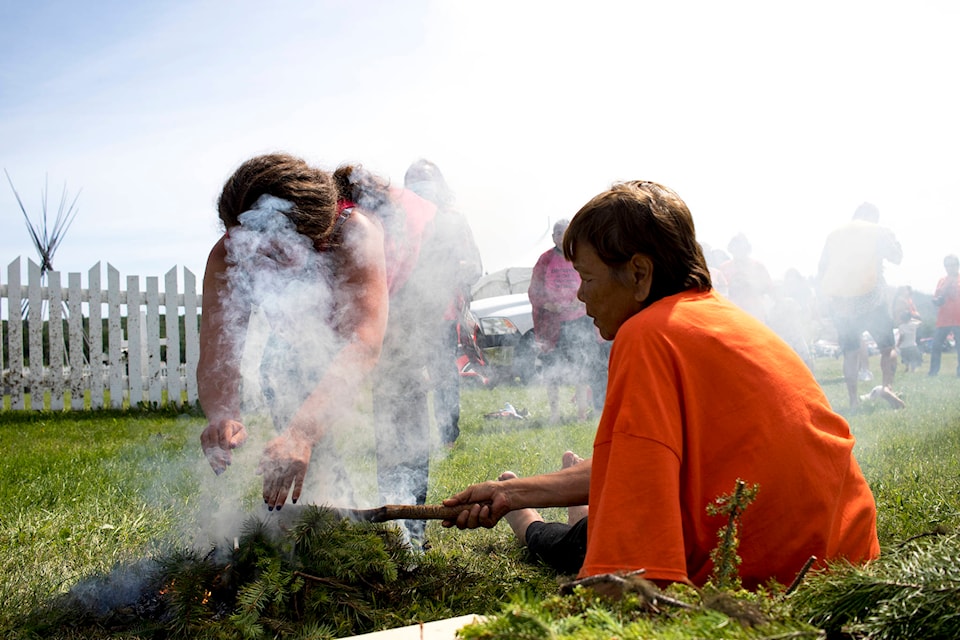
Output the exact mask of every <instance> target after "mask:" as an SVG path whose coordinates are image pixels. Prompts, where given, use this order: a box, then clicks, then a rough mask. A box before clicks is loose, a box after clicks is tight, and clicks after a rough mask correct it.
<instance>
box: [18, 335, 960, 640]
mask: <svg viewBox="0 0 960 640" xmlns="http://www.w3.org/2000/svg"><path fill="white" fill-rule="evenodd" d="M953 358H954V356H952V355H950V354H945V355H944V363H943V368H942V371H943V372H952V371H954V370H955V367H956V362H955V361H954V360H953ZM876 360H877V359H876V358H874V363H873V364H874V369H876V368H877V363H876ZM816 373H817V377H818V379H819V380H820V382H821V384H822V386H823V388H824V389H825V391H826V393H827V395H828V397H829V398H830V400H831V402H832V403H833V404H834V406H835V407H837V408H838V409H840V410H841V412H843V409H844V407H845V406H846V391H845V388H844V385H843V382H842V379H841V377H840V363H839V361H838V360H833V359H821V360H818V362H817V371H816ZM874 373H875V375H878V372H877V371H875V372H874ZM873 384H874V383H872V382H865V383H862V387H863V388H862V391H863V392H866V391H868V390H869V388H870V386H872V385H873ZM896 388H897V389H898V390H900V391H902V394H903V397H904V399H905V400H906V402H907V406H906V408H905V409H903V410H901V411H893V410H891V409H889V408H888V407H887V406H886V405H884V404H880V402H882V401H877V404H874V403H872V402H869V403H867V404H865V406H864V407H863V408H862V409H861V411H860V412H858V413H856V414H854V415H849V416H848V420H849V422H850V424H851V428H852V430H853V432H854V434H855V435H856V436H857V445H856V449H855V451H856V454H857V457H858V459H859V461H860V464H861V466H862V468H863V470H864V473H865V475H866V477H867V479H868V481H869V482H870V484H871V486H872V488H873V490H874V493H875V496H876V498H877V503H878V507H879V517H878V526H879V533H880V539H881V545H882V546H883V548H884V550H885V552H886V551H887V550H889V549H894V548H896V547H898V546H899V545H901V543H903V542H904V541H906V540H908V539H910V538H912V537H914V536H921V535H926V534H930V533H931V532H934V531H936V532H940V533H948V534H951V535H953V534H955V533H956V531H957V530H958V525H960V379H957V378H956V377H955V376H953V375H949V374H946V373H941V375H940V376H939V377H937V378H928V377H927V376H926V375H925V373H921V372H916V373H911V374H905V373H903V372H900V375H899V376H898V378H897V383H896ZM572 395H573V391H572V389H570V390H569V393H567V394H565V395H562V396H561V397H562V398H565V399H572ZM505 402H510V403H511V404H513V405H514V406H515V407H516V408H517V409H528V410H529V411H530V414H531V415H530V417H529V418H527V419H526V420H516V419H504V418H498V419H488V418H485V417H484V414H486V413H489V412H493V411H496V410H497V409H500V408H501V407H502V406H503V405H504V403H505ZM566 410H567V413H568V414H569V415H570V417H571V421H570V422H568V423H566V424H563V425H549V424H547V423H546V421H545V416H546V414H547V411H546V394H545V391H544V389H543V388H542V387H539V386H530V387H519V386H499V387H495V388H492V389H488V388H478V387H471V386H465V387H464V391H463V395H462V414H461V415H462V418H461V431H462V435H461V437H460V439H459V440H458V442H457V443H456V446H455V447H454V448H453V449H451V450H446V449H445V448H442V447H438V448H437V451H436V454H435V459H434V461H433V463H432V468H431V486H430V495H429V497H428V501H429V502H439V501H440V500H442V499H443V498H445V497H447V496H449V495H450V494H452V493H454V492H456V491H458V490H460V489H462V488H463V487H465V486H466V485H467V484H469V483H471V482H476V481H480V480H487V479H492V478H495V477H496V476H497V475H499V473H500V472H502V471H504V470H506V469H510V470H513V471H515V472H516V473H518V474H520V475H529V474H534V473H539V472H544V471H552V470H554V469H556V468H557V467H558V465H559V462H560V457H561V455H562V454H563V452H564V451H565V450H567V449H572V450H574V451H577V452H579V453H581V454H582V455H585V456H586V455H589V453H590V450H591V445H592V438H593V428H594V426H595V423H593V422H591V421H586V422H578V421H576V420H575V419H574V418H575V411H574V409H573V405H572V400H570V401H568V402H567V404H566ZM253 422H255V421H253ZM203 426H204V421H203V419H202V417H200V416H198V415H187V414H181V415H177V414H175V413H173V412H164V411H155V412H114V411H102V412H79V413H70V412H65V413H58V414H51V413H47V412H44V413H16V412H0V477H2V479H3V482H2V485H0V551H2V554H0V569H2V571H0V601H2V602H3V603H4V604H5V606H4V607H3V610H2V612H0V636H3V637H11V638H26V637H41V636H39V635H32V633H33V632H32V631H31V628H30V627H29V626H25V625H24V620H25V619H26V616H29V614H31V613H36V612H37V611H41V610H43V608H44V606H45V605H48V604H49V603H50V602H51V601H53V600H54V599H55V598H56V597H57V596H58V595H62V594H64V593H66V592H68V591H70V590H71V589H73V588H75V587H76V585H78V584H79V583H82V582H83V581H84V580H86V579H88V578H90V577H91V576H95V575H102V574H107V573H109V572H110V571H111V570H113V569H114V568H115V567H117V566H118V565H124V564H126V565H129V564H131V563H135V562H137V561H139V560H142V559H145V558H150V557H154V556H158V555H161V554H164V553H167V552H168V551H169V549H171V548H174V547H195V548H200V549H204V548H208V547H209V546H210V545H211V544H214V543H218V542H222V541H223V540H224V539H227V540H229V537H230V535H231V534H232V535H237V532H238V530H239V529H238V527H239V525H238V522H239V520H238V519H237V517H238V515H247V516H248V515H250V514H260V515H264V514H263V513H261V512H262V511H263V508H262V506H261V504H260V501H259V499H258V490H259V485H258V478H256V477H255V476H254V475H253V473H252V468H253V466H255V461H256V451H257V447H256V445H257V443H256V442H252V443H250V444H249V445H248V447H246V449H247V451H246V453H243V454H241V455H240V456H238V459H237V461H236V462H235V464H234V466H233V467H231V468H230V469H229V470H228V472H227V473H226V474H224V475H223V476H221V477H219V478H217V477H215V476H213V474H212V473H211V472H210V470H209V467H207V465H206V461H205V460H204V459H203V457H202V455H201V452H200V449H199V444H198V435H199V433H200V431H201V429H202V428H203ZM260 431H261V432H263V433H267V432H268V431H269V430H268V429H260ZM371 444H372V434H371V433H370V429H369V428H368V425H367V426H366V427H365V426H364V425H358V426H357V427H356V428H355V429H352V430H351V431H350V433H349V434H347V435H344V436H342V437H341V439H340V442H339V446H340V447H341V448H342V449H343V450H344V451H346V452H347V454H348V456H349V457H351V459H352V460H354V468H355V469H356V470H358V471H359V472H364V471H366V472H370V471H372V469H373V466H372V461H371V459H370V455H369V454H368V452H369V450H370V449H369V447H370V445H371ZM313 473H314V471H311V474H313ZM358 478H359V479H357V480H356V481H355V489H356V491H357V496H358V499H359V501H360V502H364V503H365V504H362V505H360V506H374V504H375V490H374V484H373V482H372V480H371V479H370V474H369V473H366V474H364V473H360V474H359V476H358ZM545 515H546V516H547V517H553V518H562V517H563V514H562V513H560V512H559V510H556V512H555V513H550V510H548V512H547V513H545ZM427 536H428V539H429V540H430V542H431V543H432V546H433V549H432V550H431V551H430V552H429V553H428V556H430V557H431V558H432V557H433V556H443V557H444V558H453V559H456V560H457V561H458V562H464V563H470V568H471V570H476V571H479V572H481V573H482V572H486V573H487V574H488V577H489V581H490V583H491V584H493V583H496V587H495V588H494V587H490V586H489V585H484V586H483V588H484V589H487V590H483V589H481V588H480V587H478V588H477V589H478V590H477V593H476V594H474V599H473V600H472V601H471V602H470V606H471V608H472V609H473V610H471V611H464V612H463V613H467V612H470V613H495V612H498V611H499V610H500V608H501V606H502V605H503V604H504V601H506V600H509V598H510V597H513V596H512V595H511V594H514V593H521V592H524V591H526V592H527V593H528V595H529V594H532V595H533V596H534V597H536V598H546V597H549V596H550V595H552V594H553V593H555V591H556V576H554V575H552V574H550V572H548V571H546V570H544V569H541V568H539V567H536V566H533V565H530V564H529V563H528V562H526V560H525V559H524V556H523V554H522V552H521V550H520V549H518V548H517V545H516V543H515V542H514V540H513V537H512V535H511V533H510V531H509V527H507V526H506V523H501V524H500V525H499V526H498V527H496V528H495V529H492V530H478V531H469V532H464V531H457V530H445V529H442V528H441V527H440V526H439V523H436V522H430V523H429V524H428V529H427ZM430 561H431V562H432V560H430ZM425 562H426V561H425ZM488 587H489V588H488ZM424 606H426V605H424ZM461 606H467V605H465V604H464V605H461ZM479 609H482V610H479ZM444 611H445V610H444V609H443V608H442V607H439V605H437V607H436V608H433V609H430V608H424V609H423V613H422V617H423V619H432V618H431V616H432V617H436V616H438V615H442V614H443V613H444ZM454 614H456V612H454ZM402 622H403V619H398V620H397V621H396V623H397V625H399V624H401V623H402ZM98 633H101V634H102V635H98V636H96V637H104V638H106V637H129V638H133V637H158V636H156V635H137V633H135V632H131V631H123V630H118V629H112V630H111V629H106V628H104V629H101V630H100V631H99V632H98ZM44 634H45V635H44V636H42V637H57V638H79V637H91V636H90V634H91V630H90V629H89V628H86V629H84V630H83V632H80V631H78V630H76V629H71V628H70V627H69V626H64V627H62V628H60V629H58V630H55V632H53V635H51V630H50V629H46V630H45V632H44ZM215 637H233V636H215ZM264 637H271V636H264ZM285 637H286V636H285ZM289 637H295V636H294V635H289ZM303 637H306V636H303ZM315 637H324V636H322V635H316V636H315ZM327 637H329V636H327ZM505 637H507V636H505ZM531 637H539V636H531ZM674 637H695V635H691V636H683V635H680V636H674ZM718 637H719V636H718Z"/></svg>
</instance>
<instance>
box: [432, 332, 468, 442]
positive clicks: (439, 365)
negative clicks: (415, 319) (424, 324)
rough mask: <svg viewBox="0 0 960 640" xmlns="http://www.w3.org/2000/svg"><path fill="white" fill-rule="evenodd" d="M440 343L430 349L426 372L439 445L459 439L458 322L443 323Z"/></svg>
mask: <svg viewBox="0 0 960 640" xmlns="http://www.w3.org/2000/svg"><path fill="white" fill-rule="evenodd" d="M438 342H439V343H438V344H436V345H435V346H433V347H432V348H431V349H430V361H429V362H428V363H427V370H428V373H429V374H430V384H431V385H432V387H433V416H434V418H435V419H436V421H437V430H438V431H439V432H440V441H441V442H442V443H443V444H453V443H454V442H456V440H457V438H458V437H460V369H459V368H458V367H457V355H458V354H457V347H458V343H459V337H458V335H457V322H456V321H455V320H451V321H449V322H444V324H443V329H442V331H441V333H440V340H439V341H438Z"/></svg>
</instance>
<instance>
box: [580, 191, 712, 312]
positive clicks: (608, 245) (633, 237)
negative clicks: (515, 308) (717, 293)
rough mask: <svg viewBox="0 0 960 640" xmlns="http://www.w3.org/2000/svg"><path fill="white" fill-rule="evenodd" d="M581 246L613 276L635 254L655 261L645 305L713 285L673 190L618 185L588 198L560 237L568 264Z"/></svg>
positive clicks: (683, 205)
mask: <svg viewBox="0 0 960 640" xmlns="http://www.w3.org/2000/svg"><path fill="white" fill-rule="evenodd" d="M579 242H587V243H589V244H590V245H592V246H593V248H594V250H595V251H596V252H597V256H598V257H599V258H600V260H602V261H603V262H604V264H606V265H608V266H610V267H611V268H612V269H613V270H614V273H617V272H618V270H619V267H622V266H623V265H625V264H626V263H627V262H628V261H629V260H630V258H631V257H633V256H634V255H635V254H638V253H640V254H644V255H646V256H648V257H649V258H650V259H651V260H652V261H653V284H652V286H651V289H650V295H649V297H648V298H647V300H646V302H645V304H647V305H649V304H650V303H653V302H656V301H657V300H659V299H661V298H665V297H667V296H670V295H673V294H675V293H680V292H681V291H686V290H688V289H697V290H699V291H709V290H710V288H711V286H712V285H711V282H710V271H709V269H708V267H707V261H706V259H705V258H704V256H703V250H702V249H701V247H700V243H698V242H697V237H696V231H695V229H694V225H693V216H692V215H691V214H690V210H689V209H688V208H687V205H686V203H685V202H684V201H683V200H681V199H680V196H678V195H677V194H676V193H675V192H674V191H672V190H671V189H668V188H667V187H665V186H663V185H660V184H657V183H656V182H647V181H642V180H634V181H630V182H620V183H616V184H614V185H613V186H612V187H611V188H610V189H609V190H607V191H605V192H603V193H601V194H599V195H598V196H596V197H594V198H593V199H592V200H590V202H588V203H587V204H585V205H584V206H583V207H582V208H581V209H580V211H578V212H577V214H576V215H575V216H574V217H573V220H571V221H570V226H568V227H567V231H566V233H565V234H564V236H563V254H564V256H565V257H566V258H567V260H573V259H574V258H575V257H576V248H577V243H579Z"/></svg>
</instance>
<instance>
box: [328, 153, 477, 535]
mask: <svg viewBox="0 0 960 640" xmlns="http://www.w3.org/2000/svg"><path fill="white" fill-rule="evenodd" d="M334 178H335V180H336V181H337V186H338V190H339V192H340V193H341V194H348V196H347V197H348V198H349V199H351V200H352V201H353V203H354V204H355V205H356V206H357V207H358V208H359V209H360V210H364V211H369V212H370V213H371V214H372V215H373V216H374V217H375V218H376V219H377V220H378V221H379V222H380V224H381V225H382V226H383V229H384V257H385V263H386V273H387V289H388V292H389V307H390V313H389V320H388V322H387V327H386V331H385V333H384V337H383V349H382V351H381V354H380V359H379V362H378V363H377V366H376V368H375V369H374V370H373V372H372V374H371V390H372V399H373V423H374V432H375V434H376V448H377V485H378V489H379V495H380V501H381V502H382V503H386V504H408V503H413V504H424V503H425V502H426V498H427V483H428V478H429V471H430V451H431V431H430V429H431V424H430V414H429V404H428V394H429V391H430V380H429V376H428V374H427V369H426V367H427V363H428V362H429V360H430V354H431V353H432V352H433V351H434V350H435V348H436V343H437V336H439V335H440V333H441V330H442V327H443V323H444V313H445V311H446V310H447V309H448V307H449V304H450V296H451V295H452V294H451V292H452V291H453V290H454V285H453V283H452V282H451V278H453V277H454V276H455V275H456V271H455V270H454V269H452V268H450V269H440V268H438V265H443V264H449V263H450V261H451V260H452V261H456V260H459V256H460V249H459V247H455V246H450V245H449V244H447V241H448V238H446V237H445V236H444V235H443V234H442V233H440V232H438V222H437V216H438V214H437V206H436V205H434V204H433V203H432V202H430V201H429V200H426V199H425V198H421V197H420V196H418V195H417V194H416V193H414V192H413V191H412V190H410V189H406V188H398V187H393V186H391V185H390V183H389V182H388V181H387V180H385V179H384V178H382V177H380V176H377V175H375V174H373V173H371V172H369V171H367V170H366V169H364V168H363V167H361V166H344V167H340V168H338V169H337V171H336V172H335V173H334ZM400 524H401V526H402V527H403V529H404V532H405V533H406V535H407V538H408V540H409V542H410V543H411V544H412V545H413V546H414V547H415V548H419V547H421V546H422V544H423V543H424V538H423V534H424V524H425V523H424V521H423V520H404V521H401V522H400Z"/></svg>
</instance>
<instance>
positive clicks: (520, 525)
mask: <svg viewBox="0 0 960 640" xmlns="http://www.w3.org/2000/svg"><path fill="white" fill-rule="evenodd" d="M516 477H517V474H515V473H514V472H513V471H504V472H503V473H501V474H500V476H499V477H498V478H497V480H510V479H512V478H516ZM503 519H504V520H506V521H507V524H509V525H510V528H511V529H513V535H515V536H517V540H519V541H520V544H522V545H524V546H526V544H527V527H529V526H530V525H531V524H532V523H534V522H543V517H542V516H541V515H540V513H539V512H538V511H537V510H536V509H517V510H515V511H510V512H508V513H507V515H505V516H503Z"/></svg>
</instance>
